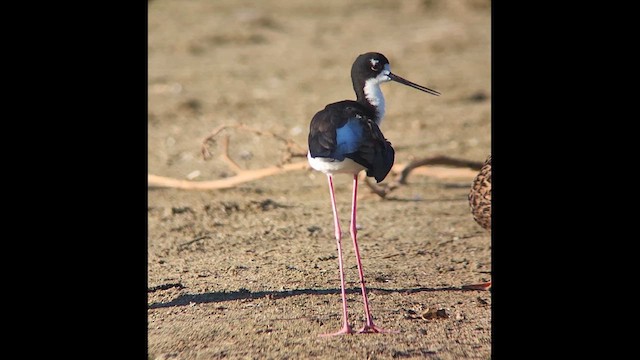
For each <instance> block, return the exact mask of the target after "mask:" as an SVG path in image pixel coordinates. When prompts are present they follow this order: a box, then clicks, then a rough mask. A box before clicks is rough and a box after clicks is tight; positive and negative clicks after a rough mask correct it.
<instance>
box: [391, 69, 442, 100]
mask: <svg viewBox="0 0 640 360" xmlns="http://www.w3.org/2000/svg"><path fill="white" fill-rule="evenodd" d="M389 77H390V78H391V80H393V81H396V82H399V83H400V84H404V85H407V86H411V87H412V88H414V89H418V90H421V91H424V92H426V93H429V94H431V95H435V96H439V95H440V93H439V92H437V91H435V90H431V89H429V88H427V87H424V86H422V85H418V84H416V83H412V82H411V81H409V80H407V79H403V78H401V77H400V76H398V75H396V74H393V73H391V72H390V73H389Z"/></svg>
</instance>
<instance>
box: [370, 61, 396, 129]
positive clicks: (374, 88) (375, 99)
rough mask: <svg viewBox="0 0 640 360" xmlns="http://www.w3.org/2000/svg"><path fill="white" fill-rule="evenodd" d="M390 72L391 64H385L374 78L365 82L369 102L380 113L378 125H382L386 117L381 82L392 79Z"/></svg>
mask: <svg viewBox="0 0 640 360" xmlns="http://www.w3.org/2000/svg"><path fill="white" fill-rule="evenodd" d="M372 64H373V62H372ZM390 72H391V69H390V68H389V64H385V65H384V70H382V71H381V72H380V74H378V76H376V77H375V78H373V79H369V80H367V81H365V83H364V96H365V97H366V98H367V100H369V103H371V105H373V106H375V108H376V113H377V115H378V121H376V124H378V126H380V124H381V123H382V118H383V117H384V96H383V95H382V90H380V84H382V83H383V82H387V81H391V78H390V77H389V73H390Z"/></svg>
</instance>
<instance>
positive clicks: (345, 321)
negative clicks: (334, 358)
mask: <svg viewBox="0 0 640 360" xmlns="http://www.w3.org/2000/svg"><path fill="white" fill-rule="evenodd" d="M327 179H328V180H329V191H330V193H331V208H332V209H333V227H334V229H335V235H336V240H337V243H338V266H339V268H340V287H341V289H342V328H341V329H340V330H338V331H337V332H334V333H329V334H322V335H320V336H333V335H343V334H351V333H353V330H351V326H350V325H349V317H348V315H347V292H346V290H345V289H346V284H345V281H344V269H343V268H342V245H341V240H342V230H340V221H339V220H338V208H337V207H336V196H335V193H334V191H333V178H332V176H331V175H328V174H327Z"/></svg>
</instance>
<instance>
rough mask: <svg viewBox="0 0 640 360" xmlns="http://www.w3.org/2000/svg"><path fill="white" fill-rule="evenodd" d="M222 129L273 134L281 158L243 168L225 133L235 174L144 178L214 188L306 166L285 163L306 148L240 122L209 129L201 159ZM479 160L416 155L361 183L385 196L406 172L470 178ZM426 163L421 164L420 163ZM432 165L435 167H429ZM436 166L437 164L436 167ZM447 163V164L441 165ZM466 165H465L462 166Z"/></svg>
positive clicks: (225, 150)
mask: <svg viewBox="0 0 640 360" xmlns="http://www.w3.org/2000/svg"><path fill="white" fill-rule="evenodd" d="M225 129H236V130H241V131H248V132H252V133H255V134H257V135H259V136H270V137H273V138H275V139H277V140H279V141H281V142H283V143H284V144H285V145H286V151H285V152H284V154H283V157H282V160H281V162H280V163H279V164H277V165H273V166H269V167H266V168H262V169H255V170H247V169H243V168H242V167H241V166H240V165H238V164H237V163H236V162H235V161H234V160H233V159H232V158H231V157H230V156H229V136H228V135H227V136H225V137H224V138H223V140H222V144H221V146H222V152H221V154H220V158H221V159H222V161H224V162H225V164H227V166H228V167H229V168H231V169H232V170H233V171H234V172H235V173H236V174H235V175H234V176H231V177H227V178H224V179H219V180H211V181H190V180H181V179H173V178H168V177H164V176H157V175H152V174H148V176H147V182H148V186H149V187H150V188H154V187H161V188H177V189H184V190H215V189H227V188H232V187H235V186H237V185H239V184H242V183H245V182H249V181H254V180H257V179H260V178H264V177H267V176H272V175H277V174H281V173H284V172H288V171H296V170H304V169H308V168H309V164H308V162H307V161H306V160H304V161H300V162H296V163H286V162H288V161H290V160H291V158H293V157H306V154H307V149H305V148H303V147H302V146H300V145H298V144H297V143H296V142H295V141H293V140H292V139H288V138H285V137H283V136H280V135H278V134H274V133H272V132H269V131H264V130H259V129H255V128H252V127H249V126H246V125H244V124H237V125H221V126H218V127H216V128H215V129H213V130H212V131H211V133H210V134H209V135H208V136H207V137H205V138H204V139H203V140H202V144H201V151H202V155H203V157H204V158H205V159H210V158H211V156H212V155H211V152H210V151H209V143H210V142H212V141H214V138H215V137H216V136H218V135H219V134H220V133H221V132H222V131H223V130H225ZM482 164H483V163H482V162H477V161H469V160H465V159H456V158H451V157H448V156H433V157H428V158H423V159H418V160H414V161H412V162H410V163H409V164H395V165H394V166H393V168H392V169H391V173H392V174H396V175H395V179H394V180H392V181H390V182H388V183H385V184H375V183H374V182H373V181H372V180H371V179H370V178H367V177H365V183H366V184H367V185H368V187H369V188H370V189H371V191H372V192H373V193H375V194H377V195H378V196H380V197H382V198H385V197H386V196H387V195H388V194H389V193H390V192H391V191H393V190H395V189H397V188H398V187H400V186H402V185H405V184H406V183H407V177H408V176H409V174H410V173H412V172H413V173H415V174H420V175H424V176H431V177H436V178H441V179H447V178H472V177H473V176H475V174H476V173H477V170H479V169H480V168H481V167H482ZM427 165H428V166H429V167H426V168H425V167H424V166H427ZM433 166H436V167H433ZM437 166H440V167H437ZM442 166H448V167H449V168H446V167H442ZM465 168H466V169H465Z"/></svg>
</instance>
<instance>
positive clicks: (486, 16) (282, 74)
mask: <svg viewBox="0 0 640 360" xmlns="http://www.w3.org/2000/svg"><path fill="white" fill-rule="evenodd" d="M490 22H491V21H490V1H488V0H448V1H444V0H442V1H439V0H401V1H386V0H368V1H362V0H357V1H341V0H325V1H322V2H317V1H282V0H265V1H243V0H219V1H210V0H182V1H171V0H154V1H151V2H149V20H148V24H149V27H148V33H149V35H148V40H149V48H148V62H149V63H148V65H149V66H148V71H149V74H148V75H149V78H148V79H149V89H148V94H149V96H148V99H149V100H148V101H149V103H148V105H149V106H148V108H149V118H148V140H149V146H148V149H149V150H148V151H149V152H148V158H149V172H150V173H153V174H156V175H163V176H170V177H175V178H181V179H186V178H189V179H193V180H211V179H217V178H221V177H225V176H228V175H229V173H228V168H227V167H226V165H224V164H223V163H222V162H220V161H219V160H217V159H216V158H215V157H214V159H212V160H211V161H204V160H203V159H202V157H201V155H200V141H201V140H202V139H203V138H204V137H205V136H206V135H207V134H208V133H209V131H210V130H212V129H213V128H215V127H216V126H218V125H221V124H238V123H245V124H247V125H250V126H253V127H256V128H260V129H268V130H270V131H272V132H274V133H277V134H280V135H282V136H286V137H290V138H292V139H293V140H295V141H296V142H297V143H298V144H300V145H301V146H303V147H305V148H306V136H307V131H308V125H309V121H310V120H311V117H312V116H313V115H314V114H315V112H316V111H318V110H320V109H322V108H323V107H324V106H325V105H326V104H328V103H330V102H335V101H338V100H343V99H355V95H354V93H353V89H352V85H351V79H350V68H351V64H352V63H353V60H354V59H355V58H356V56H357V55H359V54H361V53H364V52H368V51H377V52H381V53H383V54H385V55H386V56H387V58H389V60H390V62H391V69H392V71H393V72H394V73H397V74H398V75H400V76H403V77H405V78H407V79H409V80H412V81H413V82H416V83H418V84H421V85H424V86H427V87H430V88H432V89H436V90H438V91H440V92H441V93H442V96H440V97H433V96H430V95H427V94H424V93H421V92H419V91H415V90H412V89H410V88H408V87H405V86H401V85H399V84H394V83H388V84H384V85H383V86H382V89H383V93H384V95H385V98H386V101H387V115H386V117H385V122H384V124H383V126H382V131H383V132H384V134H385V136H386V137H387V138H388V139H389V140H390V141H391V143H392V144H393V145H394V147H395V148H396V152H397V155H396V162H403V163H404V162H406V161H407V160H408V159H409V158H411V157H424V156H430V155H436V154H446V155H449V156H455V157H462V158H468V159H471V160H476V161H483V160H484V158H485V157H486V156H487V155H488V153H489V152H490V122H491V120H490V117H491V108H490V98H491V57H490V52H491V48H490V37H491V26H490ZM232 141H233V143H232V145H233V146H232V147H231V155H232V157H233V158H234V159H235V160H236V161H237V162H238V163H239V164H240V165H242V166H246V167H247V168H258V167H263V166H264V163H265V162H269V160H270V159H269V157H270V156H274V154H275V156H277V155H278V152H279V151H281V150H282V149H281V144H280V143H278V142H275V141H272V140H270V139H269V138H266V137H257V136H255V135H253V134H241V133H238V134H235V135H234V137H233V139H232ZM269 150H273V151H269ZM272 163H273V162H272Z"/></svg>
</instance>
